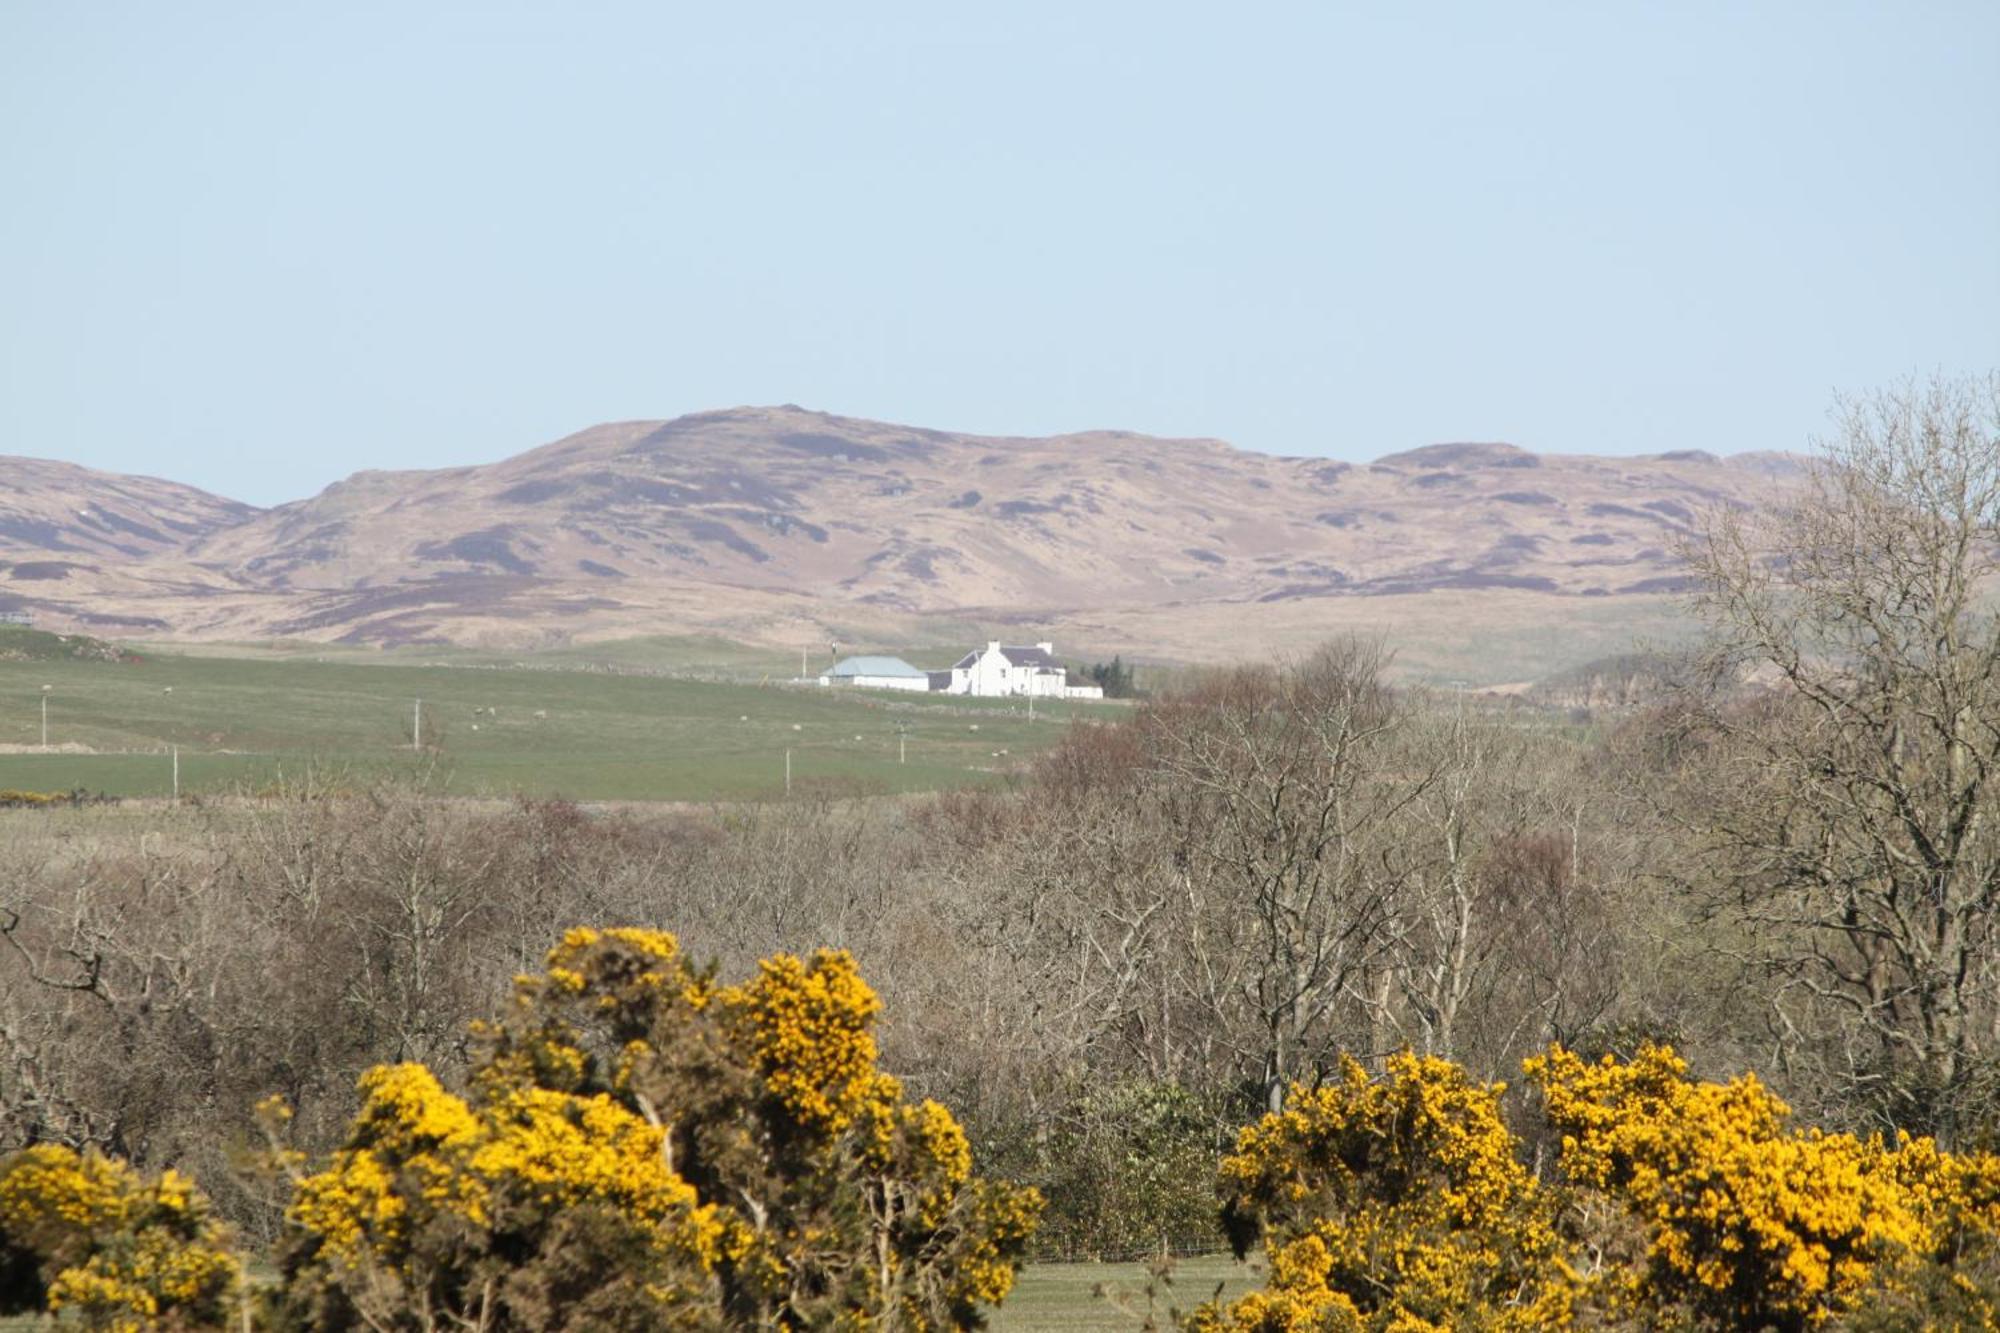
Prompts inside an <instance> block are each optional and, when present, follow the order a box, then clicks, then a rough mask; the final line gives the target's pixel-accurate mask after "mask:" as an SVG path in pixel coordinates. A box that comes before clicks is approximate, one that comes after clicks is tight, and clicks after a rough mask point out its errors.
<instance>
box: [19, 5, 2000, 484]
mask: <svg viewBox="0 0 2000 1333" xmlns="http://www.w3.org/2000/svg"><path fill="white" fill-rule="evenodd" d="M0 191H4V193H0V453H21V454H32V455H41V456H49V457H57V458H65V459H71V460H75V461H78V462H83V463H88V464H91V465H93V466H98V467H106V468H113V469H120V470H132V471H146V472H152V473H157V474H165V475H170V476H173V477H175V478H177V479H181V480H186V481H191V482H194V483H196V484H199V485H203V486H207V487H210V488H212V489H216V490H219V491H223V492H225V493H228V494H232V495H235V496H237V497H240V498H243V499H247V500H252V501H256V502H261V503H271V502H276V501H279V500H283V499H289V498H295V497H298V496H301V495H304V494H307V493H310V492H311V491H313V490H316V489H318V488H319V487H320V486H322V485H324V484H325V483H327V482H329V481H332V480H334V479H336V478H338V477H340V476H343V475H345V474H347V473H349V472H352V471H355V470H357V469H360V468H364V467H413V466H442V465H448V464H455V463H467V462H479V461H486V460H491V459H496V458H500V457H503V456H505V455H507V454H510V453H513V452H516V451H518V450H521V449H525V448H529V447H531V446H533V445H536V444H540V443H544V442H546V441H548V440H551V439H554V438H556V437H558V436H560V435H563V434H566V433H567V432H569V431H572V430H575V429H579V428H581V427H583V426H586V425H589V424H591V423H593V422H597V421H603V420H611V419H620V418H631V417H666V416H673V415H676V414H678V413H681V412H687V411H694V410H699V409H703V408H710V407H722V406H730V405H734V404H740V403H778V402H796V403H801V404H804V405H806V406H809V407H816V408H823V409H826V410H829V411H835V412H843V413H849V414H853V415H859V416H870V417H881V418H886V419H890V420H897V421H906V422H912V423H916V424H921V425H927V426H936V427H942V428H949V429H962V430H979V431H992V432H1007V433H1034V434H1041V433H1047V432H1055V431H1062V430H1074V429H1082V428H1088V427H1123V428H1128V429H1133V430H1143V431H1151V432H1157V433H1161V434H1201V435H1219V436H1222V437H1224V438H1227V439H1230V440H1232V441H1234V442H1236V443H1238V444H1241V445H1243V446H1246V447H1249V448H1253V449H1261V450H1267V451H1272V452H1279V453H1301V454H1328V455H1333V456H1337V457H1347V458H1356V457H1372V456H1374V455H1376V454H1380V453H1384V452H1388V451H1390V450H1394V449H1401V448H1407V447H1410V446H1412V445H1418V444H1424V443H1428V442H1431V441H1436V440H1448V439H1505V440H1511V441H1514V442H1517V443H1520V444H1524V445H1527V446H1530V447H1533V448H1539V449H1545V450H1564V451H1602V452H1645V451H1651V450H1659V449H1668V448H1682V447H1694V446H1700V447H1706V448H1711V449H1716V450H1718V451H1725V452H1726V451H1734V450H1739V449H1749V448H1766V447H1777V448H1785V447H1797V446H1799V445H1800V444H1802V443H1803V441H1804V439H1805V437H1806V436H1807V435H1808V434H1809V433H1811V432H1813V431H1815V430H1817V429H1819V428H1820V426H1821V425H1822V424H1823V422H1824V420H1825V413H1826V409H1827V406H1828V404H1829V401H1830V399H1831V395H1832V394H1833V392H1834V391H1835V390H1836V389H1867V388H1870V387H1872V386H1875V385H1879V384H1882V383H1885V382H1887V381H1889V380H1892V379H1895V378H1897V377H1900V376H1903V375H1906V374H1908V373H1911V372H1913V371H1917V372H1929V371H1932V370H1938V369H1943V370H1945V371H1948V372H1955V371H1962V370H1976V369H1985V368H1989V367H1992V366H1995V365H2000V313H1996V312H2000V4H1996V3H1994V0H1977V2H1969V3H1960V4H1947V3H1892V2H1890V0H1883V2H1882V3H1875V4H1839V3H1795V4H1754V5H1753V4H1741V3H1734V4H1697V3H1676V4H1657V5H1626V4H1611V3H1580V4H1574V5H1556V4H1527V3H1509V4H1500V3H1492V4H1463V5H1448V4H1402V3H1382V4H1374V5H1348V4H1339V5H1336V4H1311V5H1304V4H1302V5H1250V4H1230V5H1221V4H1211V5H1205V6H1191V5H1174V4H1162V3H1157V2H1155V3H1143V4H1110V3H1084V2H1082V0H1067V2H1066V3H1059V4H1014V3H1009V4H987V5H977V6H974V5H969V4H954V3H937V2H936V0H930V2H929V3H913V4H893V5H892V4H876V3H864V2H861V0H854V2H851V3H840V4H829V3H824V2H823V0H822V2H821V3H813V4H797V5H790V4H786V5H780V4H748V3H746V4H735V3H703V4H687V5H674V4H663V3H631V4H609V3H599V4H591V3H546V4H508V3H479V4H422V3H414V2H413V0H399V2H397V3H366V2H360V3H356V2H348V3H338V4H333V3H323V4H315V5H307V4H302V3H289V2H285V0H256V2H250V0H246V2H245V3H240V4H211V3H199V2H198V0H176V2H175V3H171V4H169V3H154V2H152V0H147V2H146V3H82V2H80V0H0Z"/></svg>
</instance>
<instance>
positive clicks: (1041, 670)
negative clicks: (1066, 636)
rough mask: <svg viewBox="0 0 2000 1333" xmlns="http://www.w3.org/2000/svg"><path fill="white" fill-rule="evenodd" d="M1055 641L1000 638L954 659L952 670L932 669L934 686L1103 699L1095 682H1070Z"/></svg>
mask: <svg viewBox="0 0 2000 1333" xmlns="http://www.w3.org/2000/svg"><path fill="white" fill-rule="evenodd" d="M1055 652H1056V646H1055V645H1054V644H1053V643H1037V644H1034V645H1032V646H1028V647H1017V646H1013V645H1009V644H1003V643H1001V642H1000V641H999V640H998V639H995V640H993V641H992V642H991V643H988V644H987V645H986V646H985V647H984V648H980V649H975V650H973V651H972V652H969V653H967V654H966V655H965V656H964V657H961V658H960V659H958V661H956V662H954V663H952V665H951V670H950V671H936V672H932V673H931V675H932V682H931V688H933V689H937V690H943V691H944V692H945V693H947V694H971V695H978V696H981V697H984V698H997V697H1006V696H1010V695H1013V696H1018V695H1028V696H1030V697H1033V698H1037V699H1102V698H1103V697H1104V691H1103V690H1101V689H1099V688H1098V687H1097V686H1095V685H1071V684H1070V683H1069V671H1068V669H1067V668H1065V667H1064V666H1063V665H1062V663H1060V662H1058V661H1056V657H1055Z"/></svg>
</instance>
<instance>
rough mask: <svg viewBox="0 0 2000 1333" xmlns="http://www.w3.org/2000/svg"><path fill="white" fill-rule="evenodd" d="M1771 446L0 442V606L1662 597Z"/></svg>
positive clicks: (610, 428) (415, 619) (649, 426)
mask: <svg viewBox="0 0 2000 1333" xmlns="http://www.w3.org/2000/svg"><path fill="white" fill-rule="evenodd" d="M1799 466H1800V464H1799V461H1798V460H1797V459H1795V458H1794V457H1792V456H1790V455H1783V454H1753V455H1738V456H1735V457H1732V458H1726V459H1725V458H1717V457H1715V456H1713V455H1710V454H1706V453H1702V452H1700V451H1695V450H1689V451H1684V452H1676V453H1670V454H1662V455H1655V456H1651V457H1644V458H1615V457H1595V456H1562V455H1538V454H1534V453H1531V452H1528V451H1527V450H1524V449H1520V448H1517V447H1515V446H1512V445H1507V444H1491V443H1471V444H1440V445H1432V446H1428V447H1426V448H1421V449H1414V450H1410V451H1407V452H1404V453H1397V454H1391V455H1388V456H1386V457H1383V458H1379V459H1377V460H1375V461H1374V462H1373V463H1368V464H1349V463H1342V462H1336V461H1333V460H1329V459H1322V458H1285V457H1277V456H1272V455H1266V454H1257V453H1251V452H1247V451H1243V450H1239V449H1235V448H1232V447H1231V446H1229V445H1227V444H1224V443H1222V442H1220V441H1216V440H1205V439H1160V438H1154V437H1147V436H1140V435H1133V434H1127V433H1123V432H1115V431H1094V432H1086V433H1080V434H1074V435H1064V436H1057V437H1052V438H1043V439H1026V438H1005V437H991V436H975V435H966V434H954V433H950V432H944V431H935V430H924V429H918V428H913V427H906V426H897V425H889V424H885V423H880V422H872V421H863V420H857V419H853V418H846V417H837V416H830V415H827V414H824V413H818V412H809V411H806V410H804V409H800V408H795V407H781V408H739V409H733V410H728V411H719V412H705V413H699V414H695V415H692V416H686V417H681V418H678V419H676V420H673V421H665V422H623V423H616V424H610V425H602V426H596V427H592V428H590V429H588V430H584V431H581V432H579V433H577V434H575V435H572V436H569V437H567V438H566V439H562V440H559V441H556V442H555V443H553V444H549V445H546V446H543V447H541V448H539V449H534V450H531V451H529V452H527V453H524V454H520V455H517V456H515V457H513V458H509V459H505V460H503V461H501V462H497V463H493V464H488V465H483V466H477V467H464V468H452V469H442V470H433V471H409V472H363V473H359V474H356V475H355V476H352V477H350V478H348V479H347V480H345V481H342V482H339V483H336V484H335V485H333V486H330V487H328V488H327V489H326V490H324V491H323V492H321V493H320V494H319V495H316V496H314V497H312V498H310V499H306V500H300V501H296V502H294V503H290V504H285V505H280V506H277V507H276V508H272V509H268V510H256V509H253V508H251V507H249V506H245V505H239V504H235V503H234V502H231V501H227V500H222V499H219V498H217V497H213V496H208V495H205V494H204V493H202V492H199V491H195V490H192V489H191V488H186V487H177V486H173V485H172V484H170V483H164V482H155V481H151V480H148V479H140V478H127V477H116V476H112V475H110V474H104V473H93V472H89V471H88V470H87V469H81V468H73V467H70V466H69V465H66V464H56V463H40V462H35V461H33V460H25V459H6V460H0V477H4V478H5V479H6V481H7V483H8V486H7V492H6V497H5V499H0V565H3V566H4V567H0V610H5V609H9V608H10V607H14V608H19V609H26V610H30V611H33V612H35V613H36V614H37V615H38V617H42V618H46V619H48V620H49V621H50V622H51V623H62V622H65V621H73V622H74V623H76V624H77V625H79V626H81V627H96V628H101V629H112V630H116V629H119V628H127V629H131V630H135V631H145V632H151V633H165V634H172V635H183V636H188V637H206V638H227V637H251V636H257V637H264V636H271V635H298V636H304V637H308V638H314V639H326V640H346V641H356V642H379V643H404V642H416V641H427V640H455V641H466V640H467V639H487V640H495V641H499V640H506V639H508V638H509V637H510V636H512V637H513V638H515V639H517V640H520V641H528V640H531V639H533V638H534V637H536V636H538V635H543V636H545V635H547V634H550V633H565V634H575V635H578V636H580V637H597V636H610V635H622V634H636V633H660V632H676V633H685V632H716V633H723V634H728V635H731V636H734V637H741V638H749V639H752V640H758V639H769V640H772V641H776V640H780V639H782V640H784V641H787V642H789V641H792V639H793V638H794V637H795V636H797V635H799V634H802V633H807V632H809V627H817V628H818V629H824V628H826V627H828V626H831V625H847V626H856V625H858V626H861V627H863V631H864V632H865V630H866V627H867V626H869V625H871V624H880V625H883V626H888V625H891V624H896V625H902V626H905V627H908V626H911V625H921V624H922V623H923V622H926V621H935V620H939V619H949V620H953V621H957V622H964V623H968V624H973V623H981V624H984V623H994V624H997V623H1010V624H1011V623H1020V624H1030V623H1043V624H1078V625H1082V624H1085V623H1088V624H1090V625H1092V626H1094V627H1095V630H1094V633H1095V636H1096V639H1097V640H1098V641H1113V642H1115V641H1118V640H1121V639H1124V638H1126V637H1127V636H1125V635H1124V634H1123V633H1121V632H1120V630H1119V629H1118V626H1119V624H1120V623H1121V621H1122V620H1132V621H1133V622H1134V623H1135V624H1136V623H1137V622H1139V621H1146V622H1152V623H1155V624H1157V623H1159V622H1161V621H1162V620H1163V619H1171V618H1172V617H1174V616H1176V615H1182V614H1185V615H1187V616H1188V617H1189V618H1190V623H1193V622H1194V621H1199V622H1201V623H1202V624H1204V625H1212V626H1222V627H1226V626H1228V625H1230V624H1241V625H1242V626H1244V627H1245V628H1246V629H1247V630H1254V629H1255V628H1256V627H1257V626H1258V625H1259V624H1264V623H1269V624H1277V623H1280V622H1282V623H1284V624H1287V625H1291V624H1300V625H1305V624H1310V623H1311V621H1312V620H1313V618H1314V609H1315V608H1331V607H1333V606H1335V605H1336V604H1351V603H1352V602H1353V600H1354V599H1376V600H1377V601H1378V602H1379V603H1380V605H1381V606H1383V607H1384V608H1386V607H1387V606H1389V605H1390V604H1391V603H1390V602H1386V601H1381V600H1380V599H1403V598H1410V597H1421V596H1425V595H1431V594H1439V593H1456V594H1467V593H1470V594H1478V595H1481V596H1482V597H1502V598H1506V599H1511V600H1514V601H1519V600H1520V599H1522V598H1528V599H1531V600H1532V601H1534V602H1535V603H1537V604H1542V603H1544V602H1547V603H1548V604H1549V605H1551V606H1553V604H1554V603H1555V602H1568V601H1569V600H1570V599H1586V598H1588V599H1621V598H1633V599H1644V598H1658V597H1661V596H1666V595H1671V594H1673V593H1674V592H1676V591H1677V590H1678V589H1679V588H1680V587H1681V586H1682V583H1683V579H1684V576H1683V574H1682V572H1681V570H1680V568H1679V564H1678V561H1677V559H1676V557H1675V555H1674V547H1675V542H1676V540H1677V539H1678V537H1679V536H1680V535H1681V534H1683V533H1685V532H1686V531H1688V530H1689V528H1690V525H1691V524H1693V523H1694V522H1695V521H1696V516H1697V515H1698V513H1699V512H1700V511H1701V510H1702V509H1703V508H1705V507H1708V506H1711V505H1715V504H1731V505H1747V506H1756V505H1762V504H1767V503H1769V502H1771V501H1772V500H1774V499H1775V498H1777V497H1779V496H1781V495H1782V494H1783V493H1784V492H1785V491H1786V490H1787V489H1788V487H1789V486H1790V485H1791V484H1792V483H1793V481H1794V479H1795V477H1796V474H1797V471H1798V469H1799ZM810 632H817V631H816V630H811V631H810ZM905 632H907V630H906V631H905ZM1204 632H1205V633H1206V632H1208V631H1204ZM1149 633H1156V632H1150V631H1149ZM1135 646H1136V643H1135Z"/></svg>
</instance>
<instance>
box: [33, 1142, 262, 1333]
mask: <svg viewBox="0 0 2000 1333" xmlns="http://www.w3.org/2000/svg"><path fill="white" fill-rule="evenodd" d="M241 1278H242V1270H241V1266H240V1264H239V1263H238V1262H237V1259H236V1257H235V1255H234V1254H233V1253H232V1252H231V1250H230V1247H229V1238H228V1235H227V1232H226V1231H225V1229H224V1228H223V1226H222V1224H221V1223H220V1222H219V1221H217V1220H216V1218H215V1216H214V1214H213V1212H212V1211H211V1209H210V1207H209V1205H208V1201H207V1200H206V1199H205V1198H203V1197H202V1196H201V1195H200V1194H199V1193H198V1192H197V1191H196V1190H195V1188H194V1184H193V1182H192V1181H190V1180H188V1179H187V1177H185V1176H183V1175H181V1174H180V1173H179V1172H176V1171H166V1172H163V1173H161V1174H160V1175H159V1176H157V1177H154V1178H151V1179H147V1178H145V1177H142V1176H141V1175H140V1174H139V1173H138V1172H136V1171H134V1170H133V1169H132V1168H131V1167H129V1166H127V1165H126V1164H124V1163H123V1162H116V1161H113V1160H111V1159H110V1158H107V1157H103V1156H101V1155H99V1154H97V1153H95V1152H86V1153H81V1154H79V1153H77V1152H74V1151H72V1150H70V1149H68V1148H64V1147H60V1146H57V1145H53V1144H44V1145H41V1146H38V1147H34V1148H26V1149H23V1150H21V1151H19V1152H16V1153H13V1154H12V1155H10V1156H8V1157H6V1158H4V1159H0V1314H19V1313H27V1312H47V1313H50V1314H53V1315H55V1316H56V1317H57V1319H58V1321H59V1322H63V1323H75V1324H80V1325H83V1326H84V1327H88V1328H97V1329H109V1330H117V1333H128V1331H130V1333H136V1330H139V1329H153V1328H213V1327H220V1326H221V1325H222V1324H223V1323H224V1322H225V1321H226V1320H227V1319H228V1316H229V1313H230V1310H231V1307H232V1306H233V1305H234V1303H235V1297H236V1293H237V1290H238V1286H239V1283H240V1281H241Z"/></svg>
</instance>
